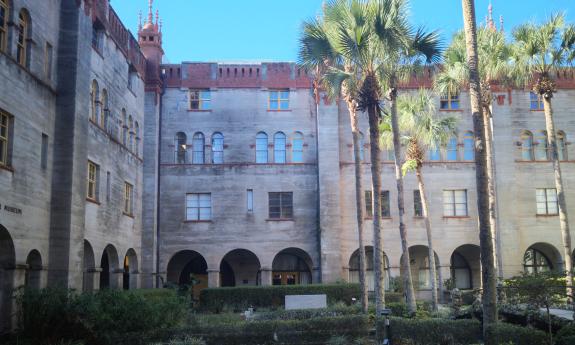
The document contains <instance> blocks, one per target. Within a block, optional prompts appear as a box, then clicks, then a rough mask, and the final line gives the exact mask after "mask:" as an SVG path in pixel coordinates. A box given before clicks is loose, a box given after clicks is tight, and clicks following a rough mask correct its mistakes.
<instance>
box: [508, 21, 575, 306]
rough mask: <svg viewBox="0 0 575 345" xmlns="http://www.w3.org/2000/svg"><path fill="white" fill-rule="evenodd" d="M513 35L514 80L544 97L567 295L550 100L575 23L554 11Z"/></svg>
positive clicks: (567, 245) (574, 52) (563, 216)
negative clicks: (528, 86) (569, 23)
mask: <svg viewBox="0 0 575 345" xmlns="http://www.w3.org/2000/svg"><path fill="white" fill-rule="evenodd" d="M513 38H514V39H515V44H514V47H513V48H514V49H513V58H514V62H515V67H516V72H517V74H516V77H517V80H518V81H520V82H523V84H524V85H528V84H532V85H533V91H534V92H535V93H536V94H537V95H538V97H541V99H542V100H543V105H544V110H545V126H546V129H547V143H548V147H549V153H550V156H551V157H550V158H551V160H552V161H553V171H554V175H555V188H556V189H557V202H558V206H559V222H560V226H561V237H562V240H563V257H564V258H565V273H566V276H567V295H568V296H572V290H573V274H572V268H573V266H572V259H571V253H572V252H571V236H570V234H569V220H568V217H567V204H566V201H565V193H564V188H563V178H562V175H561V164H560V162H559V156H558V152H557V132H556V131H555V123H554V120H553V104H552V99H553V95H554V94H555V92H556V91H557V90H556V87H555V80H554V78H555V75H556V73H557V72H559V71H560V70H561V69H562V68H564V67H565V66H566V65H569V64H572V63H573V61H574V60H575V25H568V26H566V25H565V18H564V16H563V15H562V14H556V15H553V16H551V17H550V18H549V19H548V20H547V22H545V23H543V24H541V25H536V24H533V23H529V24H523V25H521V26H519V27H517V28H516V29H515V30H513Z"/></svg>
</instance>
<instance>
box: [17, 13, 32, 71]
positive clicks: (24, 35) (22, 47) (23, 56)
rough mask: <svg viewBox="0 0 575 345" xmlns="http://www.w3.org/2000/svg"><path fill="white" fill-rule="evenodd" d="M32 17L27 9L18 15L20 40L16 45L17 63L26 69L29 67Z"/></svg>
mask: <svg viewBox="0 0 575 345" xmlns="http://www.w3.org/2000/svg"><path fill="white" fill-rule="evenodd" d="M30 26H31V23H30V15H29V14H28V12H27V11H26V10H25V9H22V10H21V11H20V14H19V15H18V27H17V33H18V40H17V42H16V43H17V45H16V61H18V63H19V64H20V65H22V66H24V67H28V62H29V61H28V60H29V59H28V51H29V49H28V48H29V44H30V42H29V38H30Z"/></svg>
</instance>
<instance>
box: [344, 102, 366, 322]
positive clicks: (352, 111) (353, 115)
mask: <svg viewBox="0 0 575 345" xmlns="http://www.w3.org/2000/svg"><path fill="white" fill-rule="evenodd" d="M347 108H348V110H349V118H350V120H351V132H352V135H353V159H354V166H355V207H356V209H357V237H358V241H359V285H360V287H361V310H362V311H363V312H364V313H367V310H368V297H367V281H366V277H365V247H364V246H363V202H362V199H363V196H362V194H363V186H362V182H361V176H362V171H361V157H360V152H359V151H360V147H359V146H360V145H361V142H360V140H359V128H358V125H357V122H358V121H357V111H356V109H357V107H356V106H355V102H354V101H351V102H348V104H347Z"/></svg>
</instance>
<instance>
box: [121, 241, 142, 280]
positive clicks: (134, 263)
mask: <svg viewBox="0 0 575 345" xmlns="http://www.w3.org/2000/svg"><path fill="white" fill-rule="evenodd" d="M123 264H124V266H123V275H122V278H123V279H122V288H123V289H124V290H131V289H137V288H138V274H139V271H138V255H137V254H136V251H135V250H134V249H133V248H130V249H128V251H127V252H126V255H124V263H123Z"/></svg>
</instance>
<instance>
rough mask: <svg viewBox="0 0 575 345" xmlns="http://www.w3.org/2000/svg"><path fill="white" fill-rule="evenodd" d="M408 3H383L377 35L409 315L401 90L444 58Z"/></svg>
mask: <svg viewBox="0 0 575 345" xmlns="http://www.w3.org/2000/svg"><path fill="white" fill-rule="evenodd" d="M407 5H408V1H407V0H389V1H380V6H379V7H378V12H377V15H376V22H375V31H376V35H377V37H378V39H379V41H380V44H381V59H382V61H383V63H384V66H385V67H384V68H383V69H381V70H380V71H381V72H382V73H380V75H379V78H380V83H381V85H382V86H383V87H384V88H385V89H386V90H388V91H387V97H386V101H387V102H388V105H387V107H388V109H389V114H390V117H391V119H390V120H391V129H392V133H393V149H394V154H395V159H394V161H395V181H396V185H397V205H398V209H399V217H398V218H399V234H400V237H401V249H402V254H403V255H402V259H403V261H402V263H401V265H402V268H403V271H404V272H405V274H403V277H402V278H403V285H404V291H405V292H406V299H407V307H408V311H409V312H410V313H412V314H413V313H415V312H416V309H417V306H416V303H415V293H414V290H413V279H412V277H411V270H410V268H409V263H410V256H409V245H408V242H407V227H406V225H405V223H404V221H403V215H404V213H405V205H404V195H403V194H404V193H403V175H402V173H401V166H402V164H403V163H402V154H401V142H400V128H399V124H398V116H397V96H398V86H399V83H401V82H402V81H407V80H409V79H410V78H412V77H413V75H414V74H415V73H417V72H419V71H420V70H421V68H420V67H421V64H422V62H424V63H431V62H437V61H438V59H439V57H440V56H441V48H440V43H439V36H438V34H437V32H431V33H427V32H425V30H424V29H422V28H419V29H417V30H413V28H412V27H411V26H410V25H409V23H408V20H407Z"/></svg>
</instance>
